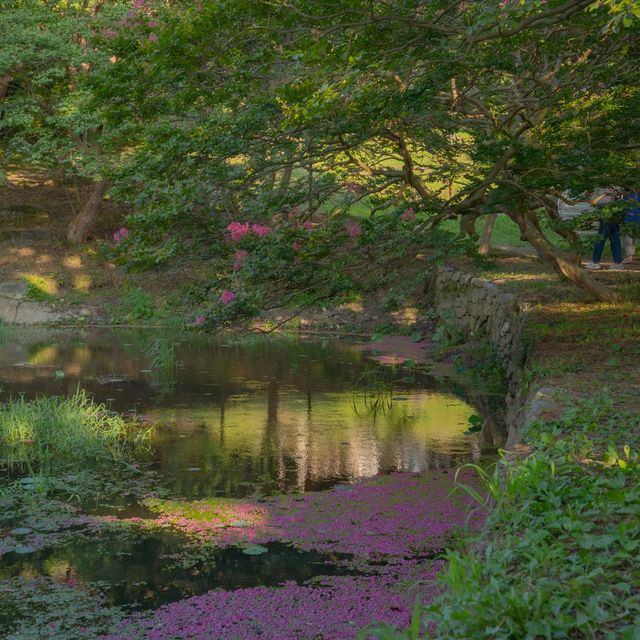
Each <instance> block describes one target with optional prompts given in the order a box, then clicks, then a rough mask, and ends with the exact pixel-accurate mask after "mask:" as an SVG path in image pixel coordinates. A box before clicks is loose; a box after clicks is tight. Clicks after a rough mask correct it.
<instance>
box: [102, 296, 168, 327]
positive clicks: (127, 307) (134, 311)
mask: <svg viewBox="0 0 640 640" xmlns="http://www.w3.org/2000/svg"><path fill="white" fill-rule="evenodd" d="M156 313H157V309H156V303H155V301H154V299H153V298H152V297H151V295H150V294H149V293H147V292H146V291H143V290H142V289H140V288H138V287H134V288H132V289H129V290H128V291H127V292H126V293H125V294H124V296H123V297H122V299H121V300H120V302H119V303H118V305H117V306H116V308H115V311H114V312H113V315H112V318H111V320H112V322H125V323H126V322H135V321H139V320H151V319H152V318H153V317H154V316H155V315H156Z"/></svg>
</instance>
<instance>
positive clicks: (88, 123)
mask: <svg viewBox="0 0 640 640" xmlns="http://www.w3.org/2000/svg"><path fill="white" fill-rule="evenodd" d="M129 25H131V26H132V27H133V26H135V32H136V33H135V38H136V39H135V40H134V39H133V38H132V37H129V38H128V53H131V52H132V51H133V50H135V49H136V48H139V47H140V46H142V47H144V45H145V44H146V42H145V41H144V40H143V41H142V45H140V40H141V39H144V37H145V35H147V34H145V30H146V31H147V33H148V32H149V25H148V24H146V23H142V22H140V20H139V18H138V12H136V11H135V9H133V8H132V6H131V4H130V3H129V2H128V1H126V2H125V1H122V2H119V1H118V2H107V3H105V2H100V1H98V0H83V1H81V2H80V1H77V2H74V1H70V0H49V1H45V0H2V1H0V40H1V42H2V46H1V47H0V154H1V155H0V159H1V162H0V173H6V170H7V167H8V166H9V165H11V164H16V165H32V166H37V167H40V168H43V169H46V170H51V171H55V174H56V176H57V177H58V178H62V179H64V178H71V177H77V178H80V179H81V181H82V182H84V183H87V182H88V183H89V184H90V185H91V190H90V194H89V197H88V198H87V200H86V202H85V203H84V204H83V206H82V208H81V210H80V211H79V213H78V215H77V216H76V217H75V219H74V220H73V222H72V223H71V225H70V227H69V229H68V234H67V236H68V239H69V240H70V241H71V242H82V241H83V240H84V239H85V237H86V234H87V231H88V230H89V229H90V227H91V226H92V225H93V223H94V222H95V220H96V218H97V216H98V213H99V211H100V207H101V204H102V201H103V198H104V196H105V193H106V191H107V188H108V186H109V182H108V175H109V173H110V171H112V169H113V167H114V166H115V165H117V163H118V160H119V157H120V155H121V149H122V147H123V146H125V143H126V142H128V140H129V138H128V135H127V134H128V123H121V126H119V127H117V128H114V129H112V130H110V131H107V130H105V127H104V122H103V120H102V118H101V114H100V110H99V109H98V108H96V105H95V102H92V100H91V93H90V91H89V87H88V79H89V77H90V76H91V75H92V74H93V73H99V72H100V71H101V70H102V69H103V68H104V67H105V66H109V65H111V64H113V63H114V62H115V58H114V53H113V51H112V49H113V44H112V40H114V39H115V38H116V37H117V33H116V31H115V28H116V27H117V28H119V29H120V31H121V32H123V33H126V27H127V26H129ZM107 134H108V135H107Z"/></svg>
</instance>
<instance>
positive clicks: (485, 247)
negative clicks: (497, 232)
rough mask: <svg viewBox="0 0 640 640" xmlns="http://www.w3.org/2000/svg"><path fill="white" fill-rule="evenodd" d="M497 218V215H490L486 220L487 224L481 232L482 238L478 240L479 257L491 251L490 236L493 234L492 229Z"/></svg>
mask: <svg viewBox="0 0 640 640" xmlns="http://www.w3.org/2000/svg"><path fill="white" fill-rule="evenodd" d="M497 217H498V214H497V213H492V214H491V215H490V216H489V217H488V218H487V223H486V224H485V226H484V231H483V232H482V238H480V247H479V248H478V253H479V254H480V255H481V256H486V255H487V253H489V250H490V249H491V234H492V233H493V227H494V225H495V224H496V218H497Z"/></svg>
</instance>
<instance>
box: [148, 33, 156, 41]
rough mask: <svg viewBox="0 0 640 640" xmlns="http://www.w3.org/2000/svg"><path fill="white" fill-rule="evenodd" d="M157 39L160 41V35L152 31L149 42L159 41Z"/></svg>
mask: <svg viewBox="0 0 640 640" xmlns="http://www.w3.org/2000/svg"><path fill="white" fill-rule="evenodd" d="M157 41H158V36H157V35H156V34H155V33H150V34H149V42H157Z"/></svg>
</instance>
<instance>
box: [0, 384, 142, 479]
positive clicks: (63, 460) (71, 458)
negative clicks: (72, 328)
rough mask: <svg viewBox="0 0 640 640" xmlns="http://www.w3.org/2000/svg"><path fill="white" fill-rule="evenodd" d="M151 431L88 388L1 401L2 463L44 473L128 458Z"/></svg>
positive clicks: (0, 439) (76, 468) (0, 455)
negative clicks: (96, 399)
mask: <svg viewBox="0 0 640 640" xmlns="http://www.w3.org/2000/svg"><path fill="white" fill-rule="evenodd" d="M148 436H149V431H148V430H145V431H141V430H140V429H139V428H137V427H136V426H134V425H130V424H128V423H126V422H125V421H124V420H123V419H122V418H121V417H120V416H118V415H112V414H111V413H110V412H109V411H108V410H107V409H106V407H105V406H104V405H99V404H95V403H93V402H92V401H91V400H90V399H89V397H88V396H87V394H86V393H84V392H83V391H79V392H77V393H76V394H75V395H74V396H71V397H69V398H56V397H51V398H45V397H42V398H38V399H36V400H33V401H29V402H27V401H26V400H24V399H23V398H20V399H19V400H11V401H9V402H8V403H7V404H5V405H3V406H2V407H0V466H1V467H2V468H4V469H7V470H9V471H11V472H16V471H20V472H27V473H30V474H39V475H45V476H46V475H50V474H53V473H57V472H60V471H62V470H69V469H74V470H77V471H80V470H81V469H83V468H91V467H93V466H96V465H100V464H104V463H108V462H110V461H111V462H113V461H119V460H126V459H127V456H128V455H129V453H130V452H131V451H132V450H133V449H135V448H136V447H141V446H144V444H145V442H146V440H147V438H148Z"/></svg>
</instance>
